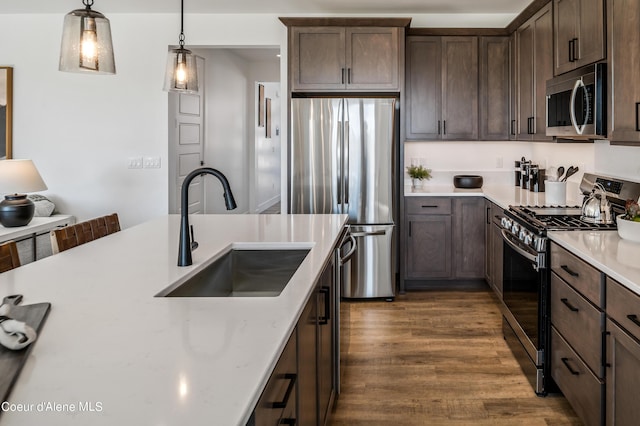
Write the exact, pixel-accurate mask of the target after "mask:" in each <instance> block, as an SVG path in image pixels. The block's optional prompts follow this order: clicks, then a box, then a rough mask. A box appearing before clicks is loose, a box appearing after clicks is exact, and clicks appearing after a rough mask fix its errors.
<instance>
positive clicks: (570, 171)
mask: <svg viewBox="0 0 640 426" xmlns="http://www.w3.org/2000/svg"><path fill="white" fill-rule="evenodd" d="M578 170H580V169H579V168H578V167H577V166H576V167H573V166H570V167H569V168H568V169H567V174H566V175H565V176H564V177H563V178H562V181H561V182H566V181H567V179H569V178H570V177H571V176H573V175H575V174H576V173H578Z"/></svg>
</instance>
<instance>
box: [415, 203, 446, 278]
mask: <svg viewBox="0 0 640 426" xmlns="http://www.w3.org/2000/svg"><path fill="white" fill-rule="evenodd" d="M407 219H408V220H407V226H406V229H407V253H406V259H405V262H406V277H407V278H410V279H411V278H413V279H429V278H449V277H451V216H450V215H410V216H407Z"/></svg>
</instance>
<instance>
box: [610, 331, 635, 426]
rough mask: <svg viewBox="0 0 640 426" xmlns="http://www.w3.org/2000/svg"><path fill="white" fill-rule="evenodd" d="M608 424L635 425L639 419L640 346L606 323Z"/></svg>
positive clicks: (611, 425)
mask: <svg viewBox="0 0 640 426" xmlns="http://www.w3.org/2000/svg"><path fill="white" fill-rule="evenodd" d="M607 331H608V334H609V335H608V340H607V363H606V365H607V380H606V383H607V392H606V395H607V396H606V398H607V406H606V411H605V412H606V417H607V422H606V423H607V425H608V426H613V425H634V424H637V423H638V419H639V418H640V404H638V390H637V389H638V383H640V344H638V342H637V341H636V340H634V339H632V338H631V337H630V336H629V335H628V334H627V333H625V332H624V331H623V330H622V329H621V328H619V327H618V326H617V325H616V324H614V323H613V322H612V321H611V320H607Z"/></svg>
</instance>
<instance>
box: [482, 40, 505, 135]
mask: <svg viewBox="0 0 640 426" xmlns="http://www.w3.org/2000/svg"><path fill="white" fill-rule="evenodd" d="M509 57H510V56H509V37H480V100H479V101H480V109H479V127H480V139H482V140H494V141H496V140H508V139H509V124H510V120H509V117H510V113H509V111H510V105H509V102H510V99H509V84H505V82H508V81H509V71H510V67H509Z"/></svg>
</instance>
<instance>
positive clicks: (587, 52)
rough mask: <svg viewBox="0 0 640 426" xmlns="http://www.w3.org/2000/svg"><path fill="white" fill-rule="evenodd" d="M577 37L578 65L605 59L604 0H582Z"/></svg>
mask: <svg viewBox="0 0 640 426" xmlns="http://www.w3.org/2000/svg"><path fill="white" fill-rule="evenodd" d="M636 28H637V27H636ZM577 37H578V40H577V41H576V42H575V49H576V55H575V56H576V67H581V66H583V65H587V64H591V63H594V62H597V61H599V60H601V59H604V57H605V49H604V45H605V33H604V1H603V0H580V19H579V27H578V36H577Z"/></svg>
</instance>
